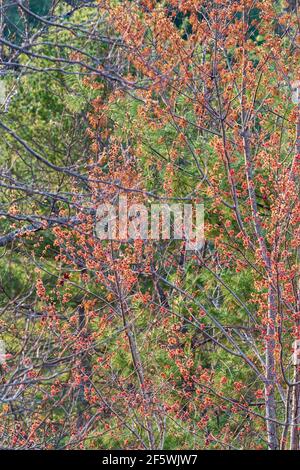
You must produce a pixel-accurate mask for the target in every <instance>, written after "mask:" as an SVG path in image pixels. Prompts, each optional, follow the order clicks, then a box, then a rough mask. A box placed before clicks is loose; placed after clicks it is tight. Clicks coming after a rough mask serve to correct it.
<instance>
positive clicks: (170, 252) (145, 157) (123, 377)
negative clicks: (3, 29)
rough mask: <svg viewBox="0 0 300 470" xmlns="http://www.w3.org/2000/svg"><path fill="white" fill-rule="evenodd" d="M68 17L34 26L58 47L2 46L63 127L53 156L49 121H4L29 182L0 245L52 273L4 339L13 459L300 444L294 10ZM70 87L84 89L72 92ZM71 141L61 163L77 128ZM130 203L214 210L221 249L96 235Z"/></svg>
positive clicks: (128, 4) (252, 5)
mask: <svg viewBox="0 0 300 470" xmlns="http://www.w3.org/2000/svg"><path fill="white" fill-rule="evenodd" d="M19 8H21V10H22V11H23V12H24V13H26V14H28V15H30V13H28V11H27V10H28V8H27V7H26V6H24V4H21V5H19ZM57 8H58V10H53V11H55V12H59V14H55V15H54V14H53V16H52V17H51V18H50V19H49V18H48V17H47V19H45V17H42V20H43V21H44V23H45V24H47V31H46V32H45V31H44V30H43V29H38V27H37V26H35V28H37V30H38V34H42V36H41V37H43V41H42V42H43V45H42V44H41V43H39V44H38V45H37V46H35V45H33V44H34V43H32V40H30V41H29V36H28V35H25V36H24V38H23V42H22V44H21V46H19V45H18V44H16V43H13V44H8V43H7V42H6V43H5V42H3V44H5V47H7V48H8V50H9V51H10V53H12V54H17V56H18V61H19V65H18V69H17V72H18V73H20V72H21V71H22V73H26V74H27V72H28V64H27V60H28V59H30V60H31V64H30V67H31V73H33V75H32V76H31V77H30V79H29V82H28V84H27V87H29V88H30V87H31V86H32V85H31V81H30V80H35V77H36V74H41V77H42V83H44V82H43V81H44V80H46V81H47V80H48V74H49V72H51V74H52V75H51V77H54V78H53V80H54V83H55V86H57V87H58V88H56V90H58V91H57V96H56V99H52V100H49V93H46V95H44V94H43V93H42V88H43V87H40V88H38V89H37V92H36V98H35V99H36V101H37V103H40V104H41V106H40V108H39V109H40V113H41V114H43V111H44V110H45V109H48V108H49V112H50V113H52V114H51V115H55V113H57V112H58V113H62V116H63V122H64V123H65V125H64V126H62V128H59V131H58V132H57V134H55V135H56V137H55V145H54V146H53V147H54V148H51V146H49V135H48V128H47V127H48V125H49V126H50V129H51V132H53V129H55V126H54V125H53V123H52V122H51V120H48V113H47V118H46V119H45V121H44V122H43V124H42V125H41V126H38V130H39V133H41V139H40V142H38V143H39V144H40V147H39V146H38V145H37V144H36V143H35V140H36V134H35V133H34V131H35V129H34V121H35V116H36V110H35V111H34V112H33V114H32V121H31V124H30V126H28V129H27V130H26V132H24V129H23V128H22V127H21V126H17V127H13V125H15V122H17V120H15V119H12V117H10V115H9V114H8V115H7V116H6V120H4V121H3V123H2V129H3V130H4V131H5V135H6V136H9V138H8V137H7V149H6V150H5V152H6V153H5V159H6V161H7V159H8V155H9V153H8V149H11V148H13V149H14V151H15V152H16V154H17V155H18V156H19V155H21V156H22V158H23V160H24V163H23V162H22V163H21V162H20V163H19V165H20V171H19V173H20V175H22V176H23V177H24V175H25V176H26V178H27V181H26V191H25V189H24V184H23V185H22V188H21V187H20V184H18V188H16V184H17V183H16V176H15V175H13V178H14V179H13V182H12V183H11V185H12V186H13V187H9V188H6V190H8V191H9V192H8V193H7V194H8V195H9V198H10V199H11V196H12V195H14V197H15V199H16V201H18V199H17V196H19V194H20V193H21V194H23V193H25V194H26V198H25V201H24V205H23V206H22V207H21V210H20V208H18V207H12V208H10V210H7V203H8V199H9V198H8V195H7V194H6V193H5V198H6V199H5V204H6V206H5V211H3V215H4V216H5V219H4V227H5V230H6V233H5V234H4V235H3V236H2V237H1V238H0V244H1V245H2V246H5V247H9V251H8V252H9V253H12V255H11V256H12V257H13V259H14V262H16V261H15V260H17V266H18V269H20V266H19V264H20V259H26V260H28V262H30V266H35V268H36V273H35V279H34V280H33V279H32V278H29V280H28V291H27V295H24V294H23V296H22V297H21V302H20V300H19V299H18V297H19V296H20V286H19V285H17V286H16V289H15V291H16V292H13V293H12V295H11V297H10V298H9V299H8V302H7V304H6V305H5V308H4V309H3V315H4V317H3V318H4V320H3V326H2V327H3V329H4V331H6V332H8V326H9V325H10V324H11V315H12V313H13V314H15V315H16V316H17V317H18V318H20V320H18V322H17V324H16V326H15V327H14V329H12V331H11V333H9V335H10V337H9V338H8V335H7V333H6V335H7V338H6V342H7V343H8V344H9V348H10V349H9V352H10V354H12V357H10V358H8V360H7V362H6V364H4V365H3V366H2V368H3V386H2V392H1V393H2V401H3V402H4V403H5V408H4V409H3V412H4V413H7V412H8V415H7V416H4V421H3V422H4V425H3V428H2V442H3V447H4V448H5V447H6V448H7V447H13V448H52V449H53V448H55V449H63V448H68V449H71V448H81V447H82V448H101V449H104V448H120V447H121V448H126V449H133V448H134V449H135V448H142V449H174V448H177V449H178V448H180V449H191V448H193V449H203V448H210V449H216V448H225V449H262V448H268V449H271V450H275V449H285V448H287V447H288V446H289V447H291V448H293V449H298V448H299V433H298V426H299V420H300V417H299V416H298V413H299V404H298V397H299V380H298V377H299V364H298V360H297V358H296V354H294V353H295V348H296V347H297V344H298V342H299V340H300V338H299V334H300V330H299V311H300V310H299V234H300V232H299V208H300V207H299V206H300V204H299V150H298V146H297V145H296V150H295V143H296V142H295V141H296V138H297V137H299V134H298V132H297V123H298V122H299V107H298V104H297V103H293V101H292V99H291V95H292V88H293V86H294V85H293V82H294V81H295V80H297V79H298V74H299V70H298V61H299V47H298V46H299V44H298V40H299V34H298V28H299V22H298V12H297V9H295V8H293V5H292V4H291V2H290V3H289V5H285V4H283V3H282V2H281V1H276V2H273V1H272V2H271V1H269V0H267V1H263V2H262V1H254V2H253V1H251V2H250V1H248V0H245V1H244V2H242V3H241V2H239V1H233V0H228V1H226V2H224V1H222V2H220V1H216V2H205V1H204V2H203V1H201V2H200V1H196V0H190V1H185V2H182V1H179V0H170V1H168V2H164V1H159V2H154V1H152V0H145V1H136V0H133V1H123V2H118V1H117V2H116V1H110V0H105V1H104V0H103V1H100V2H99V9H94V7H93V8H91V10H90V9H88V12H89V13H86V11H87V10H85V8H84V9H83V10H82V11H81V9H80V11H75V12H74V13H73V12H72V15H71V18H72V21H73V23H72V26H71V25H69V24H68V23H67V24H65V23H64V22H63V18H64V15H65V12H66V10H59V6H58V7H57ZM74 8H75V9H76V8H77V7H76V6H74ZM85 14H87V15H88V17H87V22H88V23H91V25H90V29H89V28H88V27H87V26H86V23H85V22H84V21H83V19H82V18H83V17H84V15H85ZM73 15H74V16H73ZM76 15H78V16H76ZM65 29H66V31H65ZM37 30H36V29H35V30H34V31H37ZM90 31H92V32H90ZM73 34H74V37H75V38H76V41H77V42H76V46H75V48H74V47H73V46H72V53H71V55H70V51H71V47H70V45H69V38H70V35H73ZM89 34H92V37H93V38H95V39H96V38H97V41H96V43H95V44H94V43H93V44H92V45H90V43H89V46H88V47H87V45H86V44H87V42H86V38H88V37H90V36H89ZM52 35H54V38H53V39H52ZM56 35H58V38H57V37H56ZM44 38H46V39H45V40H44ZM62 41H63V42H62ZM49 42H50V43H51V45H50V46H49V44H48V43H49ZM100 44H101V47H100ZM35 47H37V49H35ZM48 47H49V48H48ZM75 49H76V50H75ZM57 50H58V51H59V53H57ZM99 50H100V51H101V54H99ZM63 51H65V52H64V55H62V52H63ZM100 55H101V60H100V59H99V56H100ZM49 63H50V64H51V65H50V66H49ZM53 64H54V65H53ZM8 65H9V64H7V63H6V64H5V70H6V71H7V70H9V68H10V66H9V67H8ZM7 67H8V68H7ZM53 69H54V70H53ZM69 75H70V76H71V77H74V76H76V77H77V76H79V77H80V78H79V79H78V81H76V80H77V79H76V80H75V83H76V84H75V85H72V86H71V87H70V82H69V81H68V76H69ZM23 83H24V82H23ZM25 83H26V82H25ZM70 88H71V90H72V94H73V93H74V95H75V98H74V96H73V98H72V94H71V96H70ZM61 89H67V90H68V92H69V93H68V96H67V97H66V98H64V99H63V100H62V101H61V98H60V96H61V93H60V90H61ZM26 90H28V88H26ZM79 97H81V99H79ZM78 99H79V101H80V103H79V105H78ZM22 100H23V101H24V103H25V104H26V103H27V98H26V92H25V94H24V96H23V95H22ZM65 109H67V111H65ZM82 109H83V111H84V115H85V116H86V120H84V125H83V123H82V121H80V122H79V123H78V115H79V116H80V118H81V119H84V118H83V117H81V116H82V115H83V113H81V110H82ZM11 113H14V110H13V108H11ZM64 113H66V115H64ZM29 115H30V114H29ZM38 115H39V114H38ZM18 120H19V121H20V122H21V123H22V116H21V117H20V118H18ZM23 127H24V124H23ZM83 130H86V135H87V137H88V139H89V144H90V146H89V148H87V146H85V145H84V146H82V139H83V137H82V136H83ZM79 131H80V134H79V136H80V137H79V138H78V132H79ZM74 132H75V136H76V137H75V138H74V140H73V139H72V140H71V144H70V146H69V148H71V149H72V150H71V152H70V155H71V157H70V156H68V157H64V156H63V155H64V152H65V151H66V150H67V149H68V148H66V147H65V146H64V144H63V143H62V142H61V141H60V139H61V138H62V133H63V134H64V135H67V137H70V136H73V137H74ZM81 132H82V133H81ZM29 142H30V144H29ZM33 144H34V145H33ZM73 144H74V148H73ZM57 148H58V149H60V155H59V156H58V155H57V152H56V149H57ZM41 150H43V153H42V151H41ZM45 150H46V151H45ZM81 152H82V153H83V155H81ZM67 153H68V152H67ZM29 158H30V160H29ZM28 161H30V162H31V163H30V164H29V165H28ZM33 162H34V163H33ZM26 168H28V169H26ZM44 168H47V178H44V183H45V182H46V180H47V179H48V181H49V187H48V188H47V191H45V189H44V188H43V190H42V194H40V193H41V187H39V185H38V181H39V177H40V176H39V175H42V174H45V173H44V170H43V171H42V169H44ZM32 174H33V175H36V176H34V177H32V176H31V175H32ZM5 177H8V176H7V174H6V173H5ZM9 177H11V176H10V175H9ZM37 194H39V196H38V197H37V196H36V195H37ZM40 196H42V198H40ZM125 196H126V198H127V202H128V204H129V205H132V204H139V205H141V204H144V206H148V207H149V208H151V205H152V204H153V203H154V202H163V203H169V204H170V203H172V202H174V201H176V202H183V203H190V204H195V203H199V202H201V203H204V206H205V243H204V244H203V246H202V247H201V249H198V250H196V251H189V250H187V244H186V241H185V240H176V239H165V240H163V239H160V240H153V239H151V237H150V238H147V239H142V238H140V239H139V238H137V239H125V240H124V239H115V238H114V239H108V240H101V239H99V238H98V237H97V234H96V233H95V225H96V223H97V209H98V207H99V205H101V204H107V205H108V204H110V205H111V206H112V207H114V208H115V207H117V206H118V204H119V203H120V201H121V200H122V197H125ZM45 197H46V199H47V202H46V203H44V198H45ZM15 205H16V204H15ZM138 207H141V206H138ZM27 208H30V213H31V215H30V216H29V214H28V212H27V210H26V209H27ZM32 213H34V217H33V216H32ZM135 215H136V214H135ZM139 215H140V214H139ZM132 218H133V219H134V217H132ZM11 219H14V220H17V223H18V225H17V226H16V227H14V228H13V230H10V228H9V227H8V221H10V220H11ZM25 222H26V224H29V225H24V223H25ZM130 222H132V220H130ZM117 229H122V225H119V224H117ZM125 238H126V237H125ZM6 256H7V255H6ZM24 277H25V275H24V273H23V274H22V275H21V274H20V275H18V276H17V278H18V279H19V280H20V279H24ZM22 282H24V281H22ZM22 282H21V283H22ZM33 282H35V283H36V289H35V292H36V296H35V295H34V294H33V292H32V289H30V287H32V284H33ZM5 296H6V293H5V292H4V297H5ZM26 299H29V300H28V302H27V307H25V311H26V320H25V319H24V318H23V316H22V315H20V311H21V312H22V311H23V309H24V304H25V300H26ZM24 331H25V334H24V333H23V332H24ZM24 338H25V340H24ZM7 406H8V407H9V409H7Z"/></svg>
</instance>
